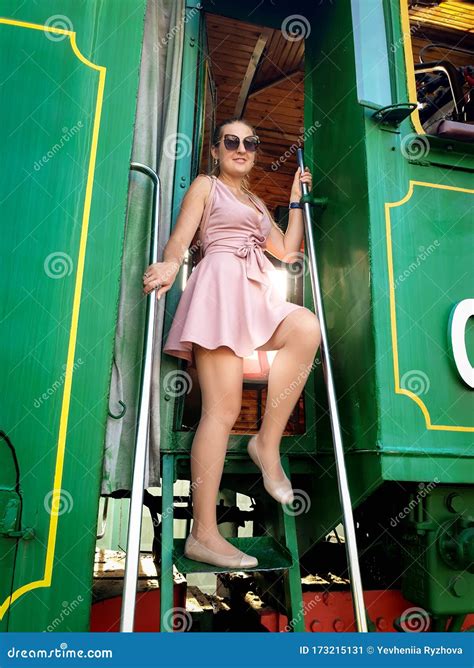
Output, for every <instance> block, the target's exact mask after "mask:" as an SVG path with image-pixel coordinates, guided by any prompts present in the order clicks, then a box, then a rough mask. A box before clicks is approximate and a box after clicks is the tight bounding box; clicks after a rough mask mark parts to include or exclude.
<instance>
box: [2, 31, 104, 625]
mask: <svg viewBox="0 0 474 668" xmlns="http://www.w3.org/2000/svg"><path fill="white" fill-rule="evenodd" d="M1 23H3V24H7V25H12V26H18V27H19V28H29V29H31V30H41V31H43V32H44V31H46V32H52V33H56V34H60V35H66V36H67V37H69V41H70V44H71V48H72V50H73V52H74V53H75V55H76V56H77V58H78V59H79V60H80V61H81V62H83V63H84V64H85V65H87V67H90V68H92V69H93V70H97V71H98V72H99V85H98V88H97V99H96V105H95V115H94V124H93V129H92V141H91V151H90V157H89V167H88V171H87V182H86V192H85V199H84V211H83V215H82V228H81V237H80V243H79V255H78V259H77V276H76V284H75V286H74V300H73V307H72V319H71V329H70V333H69V345H68V353H67V362H66V371H65V381H64V394H63V401H62V406H61V416H60V420H59V438H58V453H57V457H56V466H55V471H54V483H53V495H52V503H51V521H50V524H49V533H48V544H47V549H46V562H45V569H44V577H43V579H42V580H36V581H35V582H30V583H28V584H26V585H23V586H22V587H20V588H19V589H17V590H15V591H14V592H13V593H12V594H11V595H10V596H8V597H7V598H6V599H5V601H4V603H3V604H2V606H1V607H0V619H3V617H4V615H5V613H6V611H7V610H8V608H9V607H10V605H11V604H12V603H13V602H14V601H16V600H17V599H18V598H20V596H22V595H23V594H26V592H28V591H31V590H32V589H37V588H39V587H50V586H51V581H52V574H53V562H54V552H55V547H56V534H57V529H58V517H59V514H58V511H59V505H60V500H61V482H62V476H63V469H64V454H65V446H66V432H67V424H68V418H69V406H70V400H71V388H72V370H73V365H74V354H75V350H76V339H77V327H78V322H79V309H80V303H81V292H82V280H83V275H84V262H85V255H86V245H87V233H88V227H89V217H90V210H91V202H92V190H93V185H94V170H95V163H96V157H97V145H98V139H99V128H100V117H101V113H102V102H103V98H104V87H105V75H106V71H107V68H106V67H103V66H101V65H95V64H94V63H92V62H91V61H90V60H88V59H87V58H85V57H84V56H83V55H82V53H81V52H80V51H79V49H78V47H77V44H76V33H75V32H73V31H71V30H63V29H61V28H53V27H49V26H46V25H40V24H36V23H27V22H25V21H14V20H12V19H5V18H0V24H1Z"/></svg>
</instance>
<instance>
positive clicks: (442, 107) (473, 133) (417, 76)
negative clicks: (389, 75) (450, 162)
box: [402, 0, 474, 142]
mask: <svg viewBox="0 0 474 668" xmlns="http://www.w3.org/2000/svg"><path fill="white" fill-rule="evenodd" d="M402 2H405V3H407V2H408V4H405V6H404V7H403V8H402V9H403V10H404V12H403V11H402V26H403V34H404V42H405V62H406V68H407V81H408V88H409V96H410V102H417V103H418V109H417V110H416V111H415V112H414V113H413V116H412V118H413V123H414V125H415V129H416V130H417V132H418V133H420V134H424V133H426V134H430V135H437V136H439V137H443V138H447V139H451V140H452V139H456V140H459V141H465V142H474V39H473V31H474V12H473V11H472V5H471V4H470V3H459V2H453V1H452V0H443V1H442V2H430V3H421V2H415V1H412V0H402ZM407 10H408V11H407Z"/></svg>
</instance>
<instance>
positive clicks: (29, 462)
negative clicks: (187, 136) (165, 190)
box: [0, 0, 145, 631]
mask: <svg viewBox="0 0 474 668" xmlns="http://www.w3.org/2000/svg"><path fill="white" fill-rule="evenodd" d="M12 5H14V6H12ZM0 9H1V13H2V15H3V16H4V18H3V19H2V20H1V22H0V45H1V49H2V61H1V68H2V72H1V78H2V81H3V90H2V92H3V102H2V105H1V108H0V119H1V120H0V128H1V130H0V131H1V134H2V139H1V141H2V146H3V147H4V151H3V157H4V160H3V164H4V170H3V178H2V184H1V193H0V199H1V200H2V218H1V222H0V225H1V235H2V245H1V251H0V252H1V258H0V267H1V269H0V271H1V272H2V282H1V285H2V288H1V299H0V311H1V313H0V321H1V322H2V326H1V329H0V351H1V352H0V355H1V361H0V364H1V367H2V370H3V373H2V376H1V381H0V383H1V394H2V398H3V400H2V406H1V409H0V428H1V429H3V430H4V431H5V432H6V433H7V434H8V436H9V438H10V439H11V442H12V444H13V447H14V448H15V452H16V455H17V457H18V463H19V469H20V490H21V496H22V501H23V511H22V518H21V522H22V528H25V527H32V528H33V529H34V532H35V535H34V538H33V539H32V540H28V541H25V540H20V541H19V544H18V555H17V560H16V565H15V572H14V582H13V597H12V599H11V600H10V599H9V591H6V590H5V589H2V591H0V617H2V618H3V617H4V616H5V614H6V613H7V611H8V613H9V616H10V619H9V623H8V630H10V631H43V630H61V631H85V630H87V629H88V622H89V613H90V602H91V585H92V570H93V559H94V550H95V534H96V525H97V510H98V502H99V490H100V479H101V473H102V454H103V447H104V438H105V427H106V416H107V409H108V392H109V384H110V374H111V366H112V355H113V344H114V338H115V326H116V319H117V308H118V298H119V281H120V273H121V254H122V245H123V235H124V224H125V208H126V200H127V190H128V170H129V162H130V153H131V145H132V137H133V123H134V116H135V104H136V91H137V85H138V70H139V62H140V53H141V39H142V32H143V19H144V11H145V2H144V0H138V1H136V0H122V1H121V2H120V3H110V2H106V1H105V0H80V1H74V2H73V1H72V0H61V2H58V1H57V0H46V1H44V2H42V3H37V4H33V3H11V2H1V3H0ZM127 100H128V101H129V103H128V104H127ZM5 167H6V169H5Z"/></svg>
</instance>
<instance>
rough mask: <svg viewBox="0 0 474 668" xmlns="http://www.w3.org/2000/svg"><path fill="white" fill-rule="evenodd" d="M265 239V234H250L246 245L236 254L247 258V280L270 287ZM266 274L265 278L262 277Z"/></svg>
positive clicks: (237, 250) (238, 249)
mask: <svg viewBox="0 0 474 668" xmlns="http://www.w3.org/2000/svg"><path fill="white" fill-rule="evenodd" d="M264 246H265V237H264V235H263V234H249V236H248V237H247V241H246V243H245V244H243V245H242V246H240V247H239V248H237V249H236V251H235V254H236V255H238V256H239V257H242V258H246V263H245V269H246V274H247V278H251V279H252V280H254V281H258V282H259V283H264V284H265V285H268V280H266V279H267V276H266V268H265V255H264V254H263V248H264ZM262 273H264V276H262Z"/></svg>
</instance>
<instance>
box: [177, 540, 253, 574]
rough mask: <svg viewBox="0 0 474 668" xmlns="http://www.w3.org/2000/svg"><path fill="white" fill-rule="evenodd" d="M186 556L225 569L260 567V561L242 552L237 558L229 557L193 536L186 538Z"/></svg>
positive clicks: (239, 551)
mask: <svg viewBox="0 0 474 668" xmlns="http://www.w3.org/2000/svg"><path fill="white" fill-rule="evenodd" d="M184 556H185V557H187V558H188V559H193V560H194V561H201V562H204V563H206V564H211V565H212V566H221V567H223V568H226V567H228V568H255V567H256V566H258V559H256V558H255V557H251V556H250V555H249V554H245V552H242V551H241V550H238V553H237V554H236V555H235V556H227V555H225V554H219V553H218V552H214V551H213V550H210V549H209V548H208V547H206V546H205V545H203V544H202V543H200V542H199V541H198V540H196V538H194V536H193V535H192V534H189V536H188V537H187V538H186V542H185V544H184Z"/></svg>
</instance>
